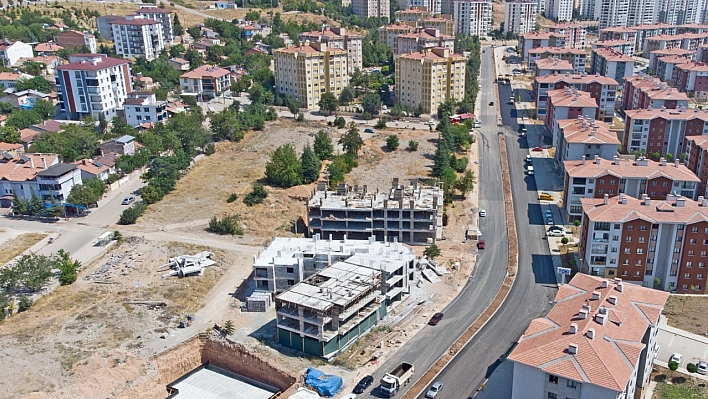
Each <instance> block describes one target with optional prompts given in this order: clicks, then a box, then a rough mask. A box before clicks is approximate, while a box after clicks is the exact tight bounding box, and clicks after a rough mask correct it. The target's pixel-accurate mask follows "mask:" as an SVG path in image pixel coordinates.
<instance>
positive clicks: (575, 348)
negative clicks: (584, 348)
mask: <svg viewBox="0 0 708 399" xmlns="http://www.w3.org/2000/svg"><path fill="white" fill-rule="evenodd" d="M568 353H570V354H571V355H577V354H578V345H576V344H568Z"/></svg>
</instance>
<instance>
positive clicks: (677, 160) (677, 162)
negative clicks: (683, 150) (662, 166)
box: [674, 158, 681, 168]
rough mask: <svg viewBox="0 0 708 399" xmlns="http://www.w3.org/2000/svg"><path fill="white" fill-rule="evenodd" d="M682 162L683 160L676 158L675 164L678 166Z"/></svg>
mask: <svg viewBox="0 0 708 399" xmlns="http://www.w3.org/2000/svg"><path fill="white" fill-rule="evenodd" d="M680 164H681V161H680V160H679V159H678V158H676V160H675V161H674V166H676V167H677V168H678V167H679V165H680Z"/></svg>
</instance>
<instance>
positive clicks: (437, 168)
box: [432, 139, 450, 177]
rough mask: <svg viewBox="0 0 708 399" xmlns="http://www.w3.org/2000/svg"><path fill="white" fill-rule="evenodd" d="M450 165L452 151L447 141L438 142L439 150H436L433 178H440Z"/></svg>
mask: <svg viewBox="0 0 708 399" xmlns="http://www.w3.org/2000/svg"><path fill="white" fill-rule="evenodd" d="M448 165H450V150H449V148H448V146H447V143H446V142H445V140H443V139H440V140H438V148H437V149H436V150H435V158H434V159H433V171H432V172H433V176H435V177H439V176H440V175H442V172H443V169H445V168H446V167H449V166H448Z"/></svg>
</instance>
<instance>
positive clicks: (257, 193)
mask: <svg viewBox="0 0 708 399" xmlns="http://www.w3.org/2000/svg"><path fill="white" fill-rule="evenodd" d="M267 196H268V191H266V189H265V187H264V186H263V185H262V184H261V183H253V187H252V188H251V192H250V193H248V194H246V196H245V197H244V198H243V203H244V204H246V205H247V206H254V205H256V204H260V203H262V202H263V200H265V199H266V197H267Z"/></svg>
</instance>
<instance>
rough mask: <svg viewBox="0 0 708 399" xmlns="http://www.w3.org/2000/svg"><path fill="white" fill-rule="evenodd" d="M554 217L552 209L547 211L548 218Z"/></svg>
mask: <svg viewBox="0 0 708 399" xmlns="http://www.w3.org/2000/svg"><path fill="white" fill-rule="evenodd" d="M552 217H553V211H551V210H550V209H546V218H552Z"/></svg>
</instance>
